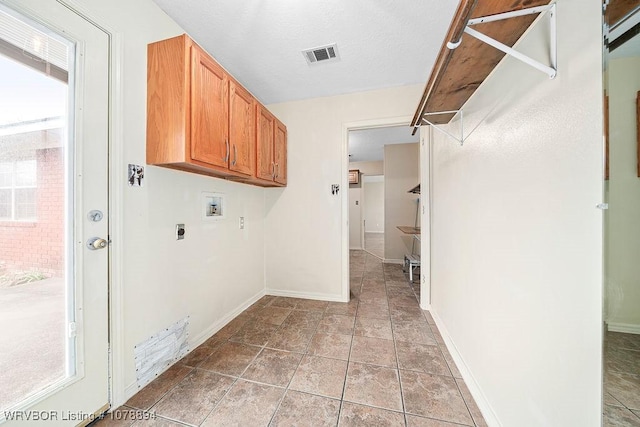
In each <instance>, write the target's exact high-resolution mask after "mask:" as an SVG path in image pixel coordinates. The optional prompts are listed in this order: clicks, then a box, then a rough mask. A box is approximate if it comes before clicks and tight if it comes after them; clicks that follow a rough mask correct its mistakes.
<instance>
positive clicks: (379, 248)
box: [364, 233, 384, 259]
mask: <svg viewBox="0 0 640 427" xmlns="http://www.w3.org/2000/svg"><path fill="white" fill-rule="evenodd" d="M364 249H365V250H366V251H367V252H369V253H370V254H372V255H375V256H377V257H378V258H380V259H384V233H364Z"/></svg>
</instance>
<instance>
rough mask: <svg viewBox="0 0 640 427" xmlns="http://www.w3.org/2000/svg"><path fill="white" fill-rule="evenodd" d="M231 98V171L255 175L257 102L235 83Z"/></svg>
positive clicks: (231, 90)
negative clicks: (255, 105)
mask: <svg viewBox="0 0 640 427" xmlns="http://www.w3.org/2000/svg"><path fill="white" fill-rule="evenodd" d="M230 88H231V89H230V94H231V95H230V97H229V105H230V108H229V146H230V159H229V169H231V170H233V171H236V172H239V173H243V174H246V175H253V171H254V163H255V161H254V156H255V149H254V141H255V133H254V132H255V107H254V104H255V101H254V99H253V96H251V94H250V93H249V92H247V91H246V90H245V89H244V88H242V86H240V85H238V84H237V83H236V82H235V81H233V80H232V81H231V82H230Z"/></svg>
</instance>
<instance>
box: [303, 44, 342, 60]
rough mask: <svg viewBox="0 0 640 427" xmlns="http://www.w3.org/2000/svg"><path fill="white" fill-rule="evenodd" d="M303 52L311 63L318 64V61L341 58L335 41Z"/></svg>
mask: <svg viewBox="0 0 640 427" xmlns="http://www.w3.org/2000/svg"><path fill="white" fill-rule="evenodd" d="M302 54H303V55H304V58H305V59H306V60H307V63H308V64H309V65H311V64H317V63H318V62H327V61H337V60H339V59H340V57H339V56H338V46H337V45H336V44H335V43H333V44H330V45H327V46H320V47H314V48H312V49H306V50H303V51H302Z"/></svg>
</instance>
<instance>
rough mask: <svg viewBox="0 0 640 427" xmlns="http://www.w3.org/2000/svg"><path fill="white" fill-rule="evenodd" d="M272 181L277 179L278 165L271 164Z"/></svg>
mask: <svg viewBox="0 0 640 427" xmlns="http://www.w3.org/2000/svg"><path fill="white" fill-rule="evenodd" d="M271 179H276V164H275V163H273V162H271Z"/></svg>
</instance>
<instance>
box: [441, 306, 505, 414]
mask: <svg viewBox="0 0 640 427" xmlns="http://www.w3.org/2000/svg"><path fill="white" fill-rule="evenodd" d="M430 313H431V317H433V320H434V321H435V322H436V326H437V327H438V331H440V336H442V339H443V340H444V343H445V345H446V347H447V350H449V353H450V354H451V357H452V358H453V361H454V363H455V364H456V367H457V368H458V371H460V375H461V376H462V379H463V380H464V382H465V384H466V385H467V388H468V389H469V392H470V393H471V396H472V397H473V399H474V400H475V402H476V404H477V405H478V408H479V409H480V412H482V416H483V417H484V420H485V421H486V423H487V425H490V426H495V427H500V426H502V424H501V423H500V420H499V419H498V416H497V415H496V413H495V412H494V410H493V408H491V405H490V404H489V400H488V399H487V398H486V396H485V395H484V393H483V392H482V389H481V388H480V385H479V384H478V382H477V381H476V379H475V378H474V376H473V374H472V373H471V370H470V369H469V368H468V367H467V364H466V363H465V361H464V359H463V358H462V355H461V354H460V352H459V351H458V349H457V348H456V345H455V344H454V342H453V340H452V339H451V337H450V336H449V332H448V331H447V328H445V326H444V324H443V323H442V320H441V319H440V317H439V316H438V314H437V313H436V312H434V311H431V310H430Z"/></svg>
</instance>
